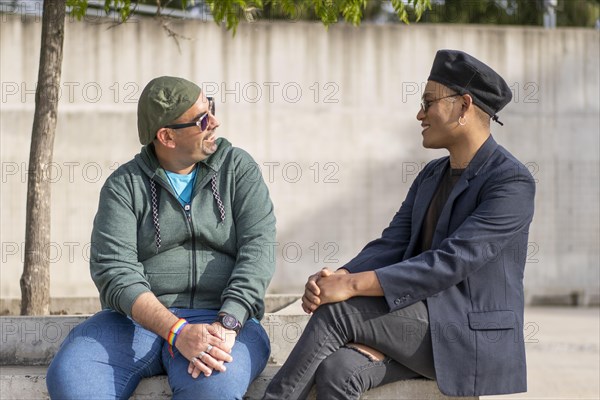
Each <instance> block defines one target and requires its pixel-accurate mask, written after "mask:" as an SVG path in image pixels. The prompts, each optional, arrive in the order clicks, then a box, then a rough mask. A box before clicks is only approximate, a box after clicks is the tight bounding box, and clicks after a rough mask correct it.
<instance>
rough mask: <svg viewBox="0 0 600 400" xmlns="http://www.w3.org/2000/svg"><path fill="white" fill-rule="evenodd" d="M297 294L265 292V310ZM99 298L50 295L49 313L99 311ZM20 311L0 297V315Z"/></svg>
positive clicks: (272, 309)
mask: <svg viewBox="0 0 600 400" xmlns="http://www.w3.org/2000/svg"><path fill="white" fill-rule="evenodd" d="M298 298H300V295H298V294H267V295H266V296H265V312H269V313H272V312H277V311H279V310H281V309H282V308H284V307H286V306H287V305H289V304H291V303H293V302H294V301H296V300H297V299H298ZM100 309H101V307H100V300H99V299H98V296H95V297H52V298H51V299H50V315H86V314H94V313H96V312H98V311H100ZM20 313H21V299H15V298H0V315H5V316H10V315H12V316H16V315H20Z"/></svg>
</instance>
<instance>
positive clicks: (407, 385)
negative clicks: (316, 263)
mask: <svg viewBox="0 0 600 400" xmlns="http://www.w3.org/2000/svg"><path fill="white" fill-rule="evenodd" d="M278 369H279V366H276V365H269V366H267V368H265V370H264V371H263V373H262V374H261V375H260V376H259V377H258V378H257V379H255V380H254V382H252V384H251V385H250V388H249V389H248V392H247V393H246V396H245V399H247V400H258V399H260V398H261V397H262V395H263V394H264V392H265V389H266V388H267V385H268V384H269V382H270V381H271V379H272V378H273V376H274V375H275V373H276V372H277V370H278ZM0 393H2V396H1V397H2V399H3V400H33V399H35V400H40V399H48V398H49V397H48V390H47V389H46V367H42V366H37V367H36V366H2V367H0ZM170 398H171V389H170V388H169V385H168V382H167V377H166V376H164V375H163V376H155V377H152V378H148V379H144V380H142V382H141V383H140V385H139V386H138V387H137V389H136V391H135V393H134V394H133V396H132V397H131V399H130V400H162V399H170ZM309 399H311V400H314V399H315V392H314V389H313V391H312V392H311V394H310V396H309ZM361 399H371V400H376V399H386V400H409V399H411V400H414V399H427V400H450V399H455V398H454V397H452V398H451V397H447V396H444V395H443V394H442V393H440V391H439V389H438V388H437V385H436V383H435V382H434V381H430V380H426V379H411V380H407V381H400V382H395V383H391V384H388V385H384V386H381V387H378V388H376V389H373V390H369V391H368V392H366V393H365V394H363V396H362V397H361ZM463 399H466V400H477V399H478V398H477V397H464V398H463Z"/></svg>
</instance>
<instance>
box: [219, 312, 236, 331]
mask: <svg viewBox="0 0 600 400" xmlns="http://www.w3.org/2000/svg"><path fill="white" fill-rule="evenodd" d="M221 323H222V324H223V326H224V327H225V328H227V329H235V328H236V327H237V319H235V317H233V316H231V315H223V318H222V319H221Z"/></svg>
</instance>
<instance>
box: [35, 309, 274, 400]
mask: <svg viewBox="0 0 600 400" xmlns="http://www.w3.org/2000/svg"><path fill="white" fill-rule="evenodd" d="M171 311H172V312H173V313H174V314H175V315H177V316H178V317H180V318H185V319H187V320H188V321H189V322H190V323H207V324H210V323H213V322H214V321H215V320H216V318H217V312H218V311H217V310H189V309H171ZM174 351H175V352H174V353H175V357H174V358H172V357H171V355H170V354H169V351H168V344H167V342H166V341H165V340H164V339H163V338H161V337H160V336H157V335H156V334H154V333H152V332H151V331H149V330H147V329H144V328H142V327H141V326H140V325H139V324H138V323H136V322H135V321H133V320H131V319H130V318H127V317H126V316H124V315H122V314H120V313H118V312H116V311H112V310H103V311H100V312H99V313H97V314H95V315H94V316H92V317H91V318H89V319H88V320H86V321H85V322H83V323H81V324H80V325H78V326H76V327H75V328H74V329H73V331H71V333H70V334H69V336H68V337H67V338H66V339H65V341H64V342H63V344H62V345H61V348H60V350H59V351H58V353H57V354H56V356H55V357H54V359H53V360H52V363H51V364H50V367H49V368H48V373H47V377H46V382H47V386H48V392H49V394H50V397H51V398H52V399H55V400H57V399H78V400H79V399H128V398H129V397H130V396H131V395H132V394H133V392H134V391H135V388H136V387H137V385H138V384H139V383H140V381H141V380H142V378H147V377H150V376H154V375H161V374H167V375H168V380H169V385H170V386H171V390H172V391H173V398H174V399H192V398H193V399H219V400H221V399H242V397H243V395H244V393H245V392H246V390H247V389H248V386H249V385H250V383H251V382H252V381H253V380H254V379H255V378H256V377H257V376H258V375H259V374H260V373H261V372H262V370H263V369H264V368H265V366H266V364H267V360H268V358H269V354H270V351H271V349H270V344H269V338H268V336H267V333H266V332H265V330H264V329H263V328H262V326H261V325H260V323H259V322H258V321H257V320H255V319H251V320H248V321H247V322H246V324H245V325H244V327H243V328H242V330H241V331H240V334H239V335H238V336H237V338H236V341H235V345H234V346H233V350H232V352H231V356H232V357H233V361H232V362H231V363H229V364H227V371H225V372H218V371H214V372H213V373H212V375H211V376H209V377H205V376H204V375H200V376H199V377H198V378H197V379H193V378H192V376H191V375H189V374H188V372H187V369H188V365H189V361H188V360H187V359H186V358H185V357H183V356H182V355H181V354H180V353H179V351H177V349H174Z"/></svg>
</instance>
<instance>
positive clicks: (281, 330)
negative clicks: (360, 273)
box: [0, 296, 477, 400]
mask: <svg viewBox="0 0 600 400" xmlns="http://www.w3.org/2000/svg"><path fill="white" fill-rule="evenodd" d="M297 298H298V296H295V297H289V296H288V297H287V298H286V299H285V300H284V299H282V298H278V299H276V300H275V301H272V302H271V306H270V307H268V308H267V310H270V311H271V312H268V313H267V314H266V315H265V318H264V319H263V321H262V325H263V327H264V328H265V329H266V331H267V333H268V334H269V338H270V339H271V357H270V360H269V364H268V366H267V368H266V369H265V370H264V371H263V373H262V374H261V375H260V376H259V377H258V378H257V379H256V380H255V381H254V382H253V383H252V385H251V386H250V388H249V390H248V392H247V393H246V398H247V399H260V398H261V397H262V395H263V393H264V391H265V389H266V387H267V385H268V383H269V382H270V380H271V379H272V377H273V375H275V373H276V372H277V370H278V369H279V367H280V366H281V365H282V364H283V362H284V361H285V360H286V358H287V357H288V355H289V353H290V352H291V350H292V348H293V347H294V345H295V343H296V341H297V340H298V338H299V337H300V335H301V333H302V331H303V330H304V328H305V327H306V323H307V322H308V319H309V316H308V315H306V314H304V313H302V312H301V309H300V306H299V302H298V301H295V302H294V300H296V299H297ZM290 303H291V304H290ZM273 304H275V305H273ZM88 316H89V315H77V316H73V315H70V316H69V315H61V316H44V317H27V316H24V317H20V316H3V317H0V341H1V348H0V397H1V398H2V399H3V400H4V399H47V398H48V392H47V390H46V369H47V366H48V364H49V363H50V361H51V360H52V358H53V357H54V354H55V353H56V351H57V350H58V348H59V346H60V344H61V343H62V342H63V340H64V339H65V338H67V337H68V335H69V332H70V331H71V329H73V327H74V326H76V325H77V324H79V323H81V322H82V321H84V320H85V319H86V318H88ZM170 397H171V390H170V388H169V385H168V383H167V379H166V376H156V377H152V378H149V379H144V380H143V381H142V382H141V384H140V385H139V386H138V388H137V390H136V391H135V393H134V395H133V396H132V399H136V400H142V399H144V400H145V399H148V400H150V399H169V398H170ZM310 398H314V390H313V393H312V394H311V396H310ZM362 398H363V399H398V400H403V399H428V400H442V399H450V398H449V397H446V396H444V395H443V394H442V393H441V392H440V391H439V389H438V387H437V384H436V383H435V382H434V381H431V380H426V379H416V380H407V381H401V382H396V383H392V384H389V385H385V386H382V387H379V388H376V389H373V390H370V391H368V392H367V393H365V394H364V395H363V397H362ZM468 399H477V397H471V398H468Z"/></svg>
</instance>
